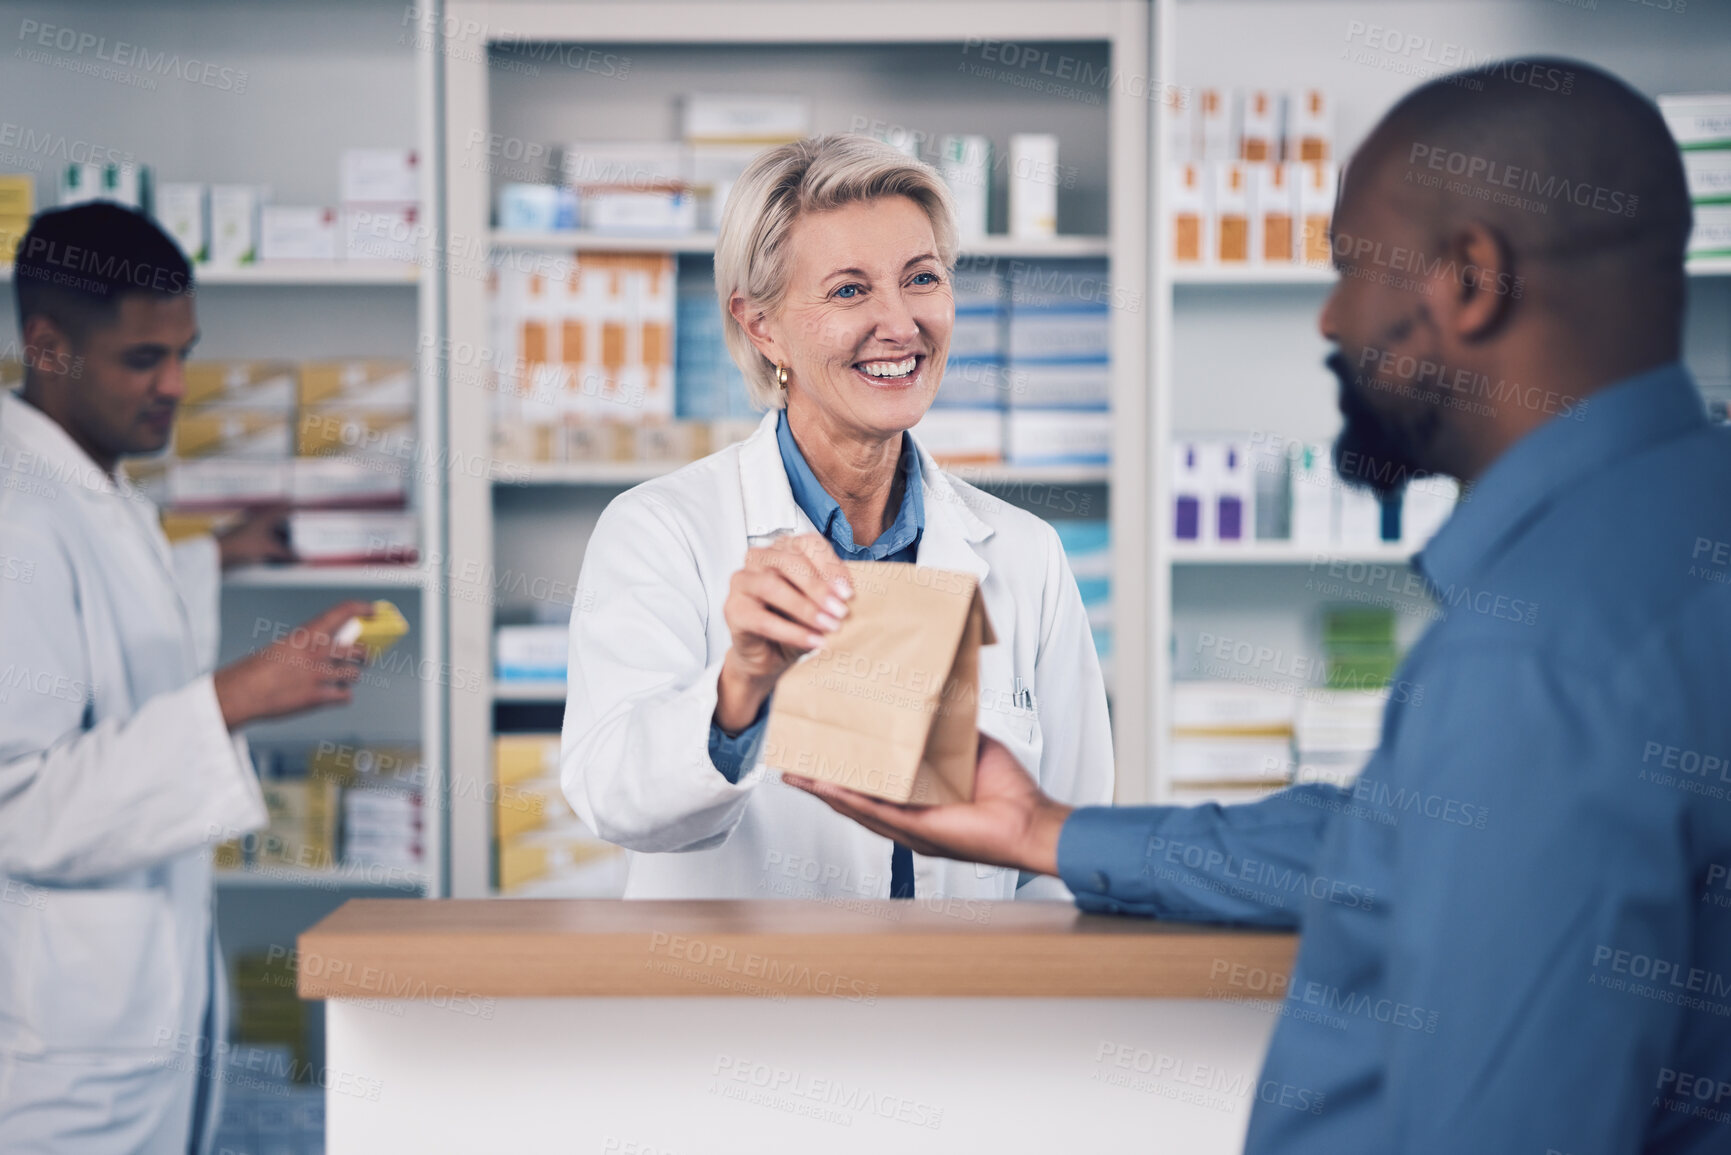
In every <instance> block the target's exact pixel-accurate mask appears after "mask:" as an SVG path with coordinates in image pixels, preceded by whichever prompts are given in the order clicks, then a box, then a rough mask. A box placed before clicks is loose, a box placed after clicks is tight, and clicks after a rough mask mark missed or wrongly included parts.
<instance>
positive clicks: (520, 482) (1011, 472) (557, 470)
mask: <svg viewBox="0 0 1731 1155" xmlns="http://www.w3.org/2000/svg"><path fill="white" fill-rule="evenodd" d="M685 464H687V463H686V462H678V463H675V464H667V463H665V462H655V461H623V462H612V461H604V462H595V463H573V464H550V463H544V464H512V465H510V466H509V467H508V472H506V473H505V474H504V475H502V476H498V477H495V478H494V479H493V485H494V488H495V489H502V488H508V487H511V486H557V485H569V486H596V487H604V486H626V485H637V484H639V483H641V482H645V481H648V480H650V479H652V478H656V477H660V476H661V475H663V474H665V473H671V472H673V471H674V470H675V469H679V468H680V467H681V466H683V465H685ZM501 468H506V467H501ZM944 472H946V473H950V474H954V475H955V476H957V477H959V478H961V479H962V480H963V481H966V482H968V483H969V484H970V485H980V486H989V485H1026V484H1045V485H1105V484H1106V483H1107V482H1108V481H1109V480H1110V479H1111V473H1112V470H1111V467H1110V466H1107V465H951V466H945V467H944Z"/></svg>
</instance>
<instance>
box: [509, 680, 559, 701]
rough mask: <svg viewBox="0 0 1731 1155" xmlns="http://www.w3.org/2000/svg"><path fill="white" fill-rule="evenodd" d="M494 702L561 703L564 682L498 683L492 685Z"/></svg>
mask: <svg viewBox="0 0 1731 1155" xmlns="http://www.w3.org/2000/svg"><path fill="white" fill-rule="evenodd" d="M492 694H493V701H495V702H563V701H564V700H565V683H564V682H552V681H547V682H508V681H507V682H500V681H495V682H494V683H493V684H492Z"/></svg>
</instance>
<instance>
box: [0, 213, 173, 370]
mask: <svg viewBox="0 0 1731 1155" xmlns="http://www.w3.org/2000/svg"><path fill="white" fill-rule="evenodd" d="M12 280H13V285H14V287H15V288H16V290H17V293H18V330H19V332H20V333H22V332H23V331H24V327H25V324H26V322H28V321H29V319H30V318H31V317H35V316H43V317H46V318H48V319H49V320H50V321H52V322H54V325H55V326H56V327H57V328H58V329H60V331H61V332H63V333H65V334H66V335H67V337H68V338H70V339H71V340H72V341H73V342H74V343H75V344H77V343H81V342H82V341H83V340H84V338H85V337H86V336H87V335H88V334H89V333H90V332H91V331H92V330H94V329H97V328H101V327H103V326H105V325H109V324H112V323H113V322H114V320H115V318H116V317H117V316H118V314H119V312H120V301H121V299H122V298H123V297H126V296H128V295H130V294H133V293H145V294H149V295H151V296H158V297H175V296H181V295H184V294H190V293H191V292H192V291H193V281H192V266H191V265H190V264H188V263H187V260H186V256H185V254H183V253H182V252H181V251H180V248H179V246H177V245H176V244H175V243H174V241H173V240H172V239H171V238H170V237H169V235H168V234H167V233H165V232H163V231H162V229H161V227H159V226H158V225H157V223H156V222H155V221H153V220H151V219H150V218H149V217H147V216H145V215H144V214H143V213H141V212H137V211H136V210H133V209H129V208H126V207H125V206H123V205H118V204H112V203H109V202H106V201H96V202H91V203H88V204H80V205H73V206H71V207H69V208H63V209H51V210H49V211H48V212H44V213H42V214H40V215H39V216H38V217H37V218H36V219H35V220H34V221H32V222H31V224H30V231H29V232H27V233H25V234H24V237H23V239H22V240H20V241H19V242H18V255H17V258H16V262H15V264H14V266H13V273H12Z"/></svg>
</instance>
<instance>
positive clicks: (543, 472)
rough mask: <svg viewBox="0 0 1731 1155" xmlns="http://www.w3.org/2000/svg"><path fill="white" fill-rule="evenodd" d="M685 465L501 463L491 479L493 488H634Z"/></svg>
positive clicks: (648, 462)
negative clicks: (629, 486)
mask: <svg viewBox="0 0 1731 1155" xmlns="http://www.w3.org/2000/svg"><path fill="white" fill-rule="evenodd" d="M685 464H686V462H683V461H681V462H676V463H669V462H665V461H595V462H570V463H552V462H536V463H527V462H523V463H519V462H502V463H501V464H500V466H499V468H500V470H501V471H502V472H501V474H500V475H498V476H495V477H494V478H493V487H494V488H495V489H507V488H510V487H512V486H532V485H596V486H609V485H619V486H624V485H637V484H639V483H641V482H645V481H648V480H650V479H651V478H655V477H660V476H661V475H662V474H664V473H671V472H673V471H674V470H675V469H678V468H680V467H681V466H683V465H685Z"/></svg>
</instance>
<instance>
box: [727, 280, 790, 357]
mask: <svg viewBox="0 0 1731 1155" xmlns="http://www.w3.org/2000/svg"><path fill="white" fill-rule="evenodd" d="M727 311H728V312H729V313H731V314H733V319H734V320H735V321H738V322H739V327H740V328H741V329H744V330H745V335H746V336H747V337H748V338H750V339H751V343H752V345H753V346H754V347H755V348H756V349H757V351H758V352H759V353H762V354H763V355H764V356H765V357H767V358H768V359H769V361H770V363H771V364H773V365H786V364H788V358H787V355H786V353H785V352H784V351H783V349H782V347H781V343H780V342H779V341H777V340H776V339H775V337H774V336H773V335H772V334H771V333H770V331H769V319H768V318H767V317H765V316H764V314H763V311H762V310H761V309H755V308H753V307H752V304H751V302H750V301H748V300H746V299H745V297H743V296H742V295H740V294H739V293H735V294H733V296H731V297H729V298H728V301H727Z"/></svg>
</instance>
